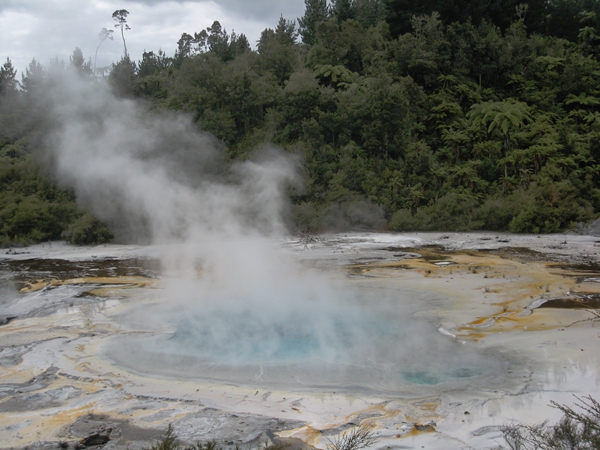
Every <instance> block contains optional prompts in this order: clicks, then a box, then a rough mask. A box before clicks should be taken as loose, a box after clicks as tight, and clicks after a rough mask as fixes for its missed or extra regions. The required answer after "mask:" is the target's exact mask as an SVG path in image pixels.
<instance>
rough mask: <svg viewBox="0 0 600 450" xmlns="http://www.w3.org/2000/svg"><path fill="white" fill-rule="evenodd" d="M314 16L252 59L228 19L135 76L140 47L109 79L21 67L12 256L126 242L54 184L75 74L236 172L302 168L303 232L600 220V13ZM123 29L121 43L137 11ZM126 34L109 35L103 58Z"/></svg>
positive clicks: (0, 156) (60, 66) (347, 11)
mask: <svg viewBox="0 0 600 450" xmlns="http://www.w3.org/2000/svg"><path fill="white" fill-rule="evenodd" d="M305 5H306V8H305V13H304V15H303V16H302V17H301V18H298V19H297V20H295V19H287V18H284V17H281V18H280V20H279V22H278V23H277V24H274V27H273V28H267V29H265V30H264V31H263V32H262V34H261V37H260V40H259V41H258V42H257V43H256V46H255V47H256V48H255V49H253V48H252V46H251V45H250V43H249V42H248V39H247V38H246V36H245V35H244V34H236V33H234V32H232V33H228V32H227V31H226V29H225V28H224V27H223V26H222V25H221V23H220V22H219V21H217V20H215V21H214V23H213V24H212V26H210V27H208V28H206V29H203V30H182V31H185V32H183V34H182V35H181V38H180V39H179V41H178V42H177V50H176V51H175V53H174V54H173V55H167V54H165V53H164V52H163V51H161V50H156V51H147V52H145V53H144V54H143V57H142V59H141V60H139V61H133V60H132V59H131V58H130V56H129V54H128V53H127V49H126V46H125V51H124V54H123V57H122V59H121V60H120V61H118V62H115V63H114V64H113V65H112V67H110V69H109V70H108V71H107V72H106V73H101V72H102V71H100V70H97V68H96V67H95V62H94V63H93V62H92V59H91V58H89V59H88V60H86V59H85V58H84V56H83V54H82V52H81V50H79V49H78V48H77V49H75V50H74V52H73V56H72V57H71V58H70V61H69V62H68V63H65V62H63V61H58V60H53V61H52V62H51V64H50V66H51V67H44V66H42V65H41V64H40V63H39V62H38V61H36V60H35V59H34V60H33V61H32V62H31V64H30V65H29V67H28V68H27V69H26V70H25V73H23V74H22V77H21V79H20V80H18V79H17V73H16V70H15V69H14V68H13V66H12V63H11V61H10V59H7V60H6V61H5V62H4V64H3V66H2V67H1V68H0V161H1V164H0V186H1V187H0V245H14V244H19V243H21V244H27V243H32V242H39V241H44V240H51V239H60V238H63V239H67V240H69V241H71V242H74V243H79V244H89V243H94V242H105V241H107V240H109V239H111V237H112V233H111V230H110V225H111V224H108V225H109V226H107V225H106V224H103V223H101V222H99V221H98V220H97V219H95V218H94V217H93V216H92V215H91V214H89V213H87V212H85V209H81V208H85V205H78V204H77V201H76V200H77V199H76V198H75V194H74V193H73V192H72V191H70V190H68V189H67V190H65V189H62V188H61V187H60V183H58V184H57V183H56V181H59V180H54V179H53V178H52V177H51V176H50V175H49V174H48V173H46V172H45V171H44V170H43V164H42V163H41V157H40V155H39V153H40V151H39V150H40V148H41V146H42V144H41V142H42V140H43V135H44V132H45V128H46V127H47V126H49V125H48V119H47V118H46V117H44V115H43V109H40V108H39V107H38V106H36V102H35V101H34V99H35V97H36V96H37V95H38V93H39V90H40V89H47V88H48V87H47V85H48V79H49V78H51V76H50V75H49V74H51V73H56V72H57V71H58V72H60V71H61V70H75V71H77V72H78V73H79V75H80V76H81V77H84V78H86V79H89V81H90V82H91V83H109V84H110V86H111V88H112V90H113V92H114V93H115V94H116V95H118V96H121V97H124V98H133V99H137V100H139V101H140V102H142V103H144V104H145V105H146V107H147V108H148V109H149V111H150V112H158V111H169V110H172V111H180V112H183V113H185V114H188V115H190V116H191V117H192V118H193V120H194V123H195V124H196V125H197V127H198V128H199V129H202V130H205V131H208V132H210V133H212V134H214V136H216V138H218V139H219V140H220V141H221V143H222V145H223V146H224V148H225V151H226V155H227V158H228V159H229V160H232V161H234V160H241V159H245V158H248V157H249V155H250V153H251V152H252V151H253V150H254V149H256V148H258V147H260V146H261V145H264V144H266V143H270V144H274V145H276V146H278V147H281V148H282V149H284V150H285V151H287V152H290V153H294V154H297V155H299V157H301V160H302V167H303V177H304V181H305V189H304V190H303V191H293V192H290V197H291V202H292V215H293V223H294V225H293V226H294V229H293V230H292V231H294V232H304V233H313V232H322V231H340V230H350V229H353V230H366V229H374V230H394V231H413V230H423V231H469V230H488V231H510V232H516V233H552V232H561V231H565V230H568V229H572V228H573V227H576V226H577V224H580V223H586V222H588V221H590V220H593V219H595V218H597V217H598V215H599V213H600V61H599V56H600V1H598V0H549V1H548V0H531V1H530V2H529V3H520V2H516V1H499V0H491V1H489V2H466V1H445V0H437V1H422V2H412V1H407V0H333V1H330V2H327V0H305ZM117 13H121V14H120V15H117V16H116V18H115V15H113V18H114V19H115V20H116V21H117V24H119V23H120V25H121V29H120V30H119V29H118V28H117V32H118V33H122V32H123V30H124V29H127V28H123V27H127V14H128V13H127V11H125V10H120V11H116V12H115V14H117ZM215 19H218V18H215ZM119 20H120V21H121V22H119ZM111 34H112V30H110V31H109V30H106V29H103V30H102V31H101V33H100V35H99V45H98V48H99V49H100V51H101V44H102V42H103V41H104V40H105V39H107V38H109V37H112V36H111ZM115 37H116V36H115ZM123 44H125V36H124V35H123Z"/></svg>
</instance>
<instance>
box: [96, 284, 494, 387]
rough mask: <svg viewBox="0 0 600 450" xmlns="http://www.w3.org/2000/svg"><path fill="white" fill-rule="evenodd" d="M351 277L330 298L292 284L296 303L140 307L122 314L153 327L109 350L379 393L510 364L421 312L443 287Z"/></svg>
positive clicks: (182, 366) (122, 357)
mask: <svg viewBox="0 0 600 450" xmlns="http://www.w3.org/2000/svg"><path fill="white" fill-rule="evenodd" d="M347 284H348V283H346V286H344V287H340V290H341V291H342V292H344V294H343V296H342V297H341V298H338V300H336V301H333V300H332V301H331V303H330V304H329V303H327V302H324V303H322V304H318V305H315V304H312V303H313V302H311V301H310V300H306V299H303V298H301V297H300V298H294V295H293V293H290V300H289V301H292V302H293V303H292V304H285V303H284V302H285V301H286V300H282V303H284V304H283V305H282V304H279V305H272V306H271V305H265V306H264V307H263V308H258V307H252V308H251V309H244V308H243V306H236V307H233V306H224V307H222V306H221V305H222V304H223V303H228V302H227V301H226V300H222V299H212V298H208V299H203V300H200V299H198V302H199V303H200V305H206V304H208V305H206V306H200V307H197V306H196V305H194V306H188V308H182V309H181V310H175V311H173V310H167V309H165V308H163V307H162V305H161V307H159V308H157V309H156V310H155V311H152V312H150V313H148V311H147V308H151V307H149V306H147V305H146V306H145V307H142V309H141V310H138V309H135V308H134V309H133V310H132V311H128V312H127V313H125V314H124V315H123V316H120V317H118V318H117V322H119V323H120V324H122V325H123V326H126V327H133V328H138V329H141V330H143V331H145V333H142V334H128V335H124V336H120V337H116V338H114V339H112V340H111V341H110V342H108V343H107V346H106V350H105V351H106V356H107V357H109V358H111V359H113V360H114V361H115V362H116V363H117V364H119V365H120V366H123V367H126V368H128V369H130V370H132V371H135V372H138V373H141V374H155V375H161V376H168V377H174V378H189V379H204V380H210V381H218V382H227V383H240V384H244V385H249V386H260V387H275V388H295V389H306V390H323V391H331V390H332V389H333V390H338V391H352V392H365V391H367V392H373V393H380V394H384V393H394V392H402V391H407V390H412V391H414V390H415V385H417V386H420V385H422V386H429V387H431V386H435V385H446V386H450V385H451V386H455V387H456V386H465V385H467V384H472V383H478V382H479V383H481V382H484V380H487V381H488V382H489V379H490V378H493V377H495V376H497V374H498V373H499V372H502V370H501V369H502V367H503V366H504V365H505V364H506V363H505V362H503V361H502V358H499V357H498V355H492V354H488V353H486V352H484V351H478V350H476V349H473V348H472V347H469V346H467V345H464V343H460V342H457V341H456V340H453V339H451V338H450V337H449V336H448V335H444V334H442V333H440V331H439V330H438V329H437V327H436V325H435V324H434V323H431V322H430V321H428V320H427V318H425V317H422V318H418V317H416V316H417V315H418V311H419V309H421V310H423V308H424V307H425V305H427V307H434V305H439V304H441V303H442V302H443V298H442V297H439V296H438V295H436V294H435V293H431V292H418V291H414V290H407V289H402V288H401V287H395V288H394V287H392V286H385V284H386V283H383V282H382V281H381V280H379V281H377V282H375V283H366V282H364V281H363V282H361V281H358V280H353V282H350V284H351V287H348V286H347ZM340 290H338V292H339V291H340ZM200 295H201V294H200ZM236 300H238V302H236V303H238V304H239V305H244V304H245V301H244V298H241V299H236ZM303 300H304V301H303ZM213 303H214V304H215V305H213ZM269 307H271V308H274V309H276V311H270V310H269ZM151 309H153V308H151ZM140 320H141V321H143V324H142V323H140Z"/></svg>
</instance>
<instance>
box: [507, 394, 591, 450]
mask: <svg viewBox="0 0 600 450" xmlns="http://www.w3.org/2000/svg"><path fill="white" fill-rule="evenodd" d="M575 398H577V400H579V402H580V403H579V404H576V406H577V407H578V408H579V409H580V410H581V411H582V412H578V411H575V410H573V409H572V408H569V407H568V406H565V405H559V404H557V403H556V402H552V406H553V407H554V408H558V409H560V410H561V411H562V412H563V413H564V416H563V418H562V419H561V420H560V421H559V422H558V424H556V425H547V423H546V422H543V423H541V424H537V425H506V426H504V427H502V434H503V435H504V439H505V440H506V442H507V444H508V446H509V447H510V448H511V449H512V450H593V449H600V403H598V402H597V401H596V400H594V399H593V398H592V397H584V398H583V399H581V398H579V397H575Z"/></svg>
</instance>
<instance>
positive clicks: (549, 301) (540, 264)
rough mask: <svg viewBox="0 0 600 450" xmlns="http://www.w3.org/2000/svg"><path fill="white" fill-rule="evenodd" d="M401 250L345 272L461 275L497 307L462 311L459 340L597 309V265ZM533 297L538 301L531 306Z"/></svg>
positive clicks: (532, 327) (521, 255) (498, 253)
mask: <svg viewBox="0 0 600 450" xmlns="http://www.w3.org/2000/svg"><path fill="white" fill-rule="evenodd" d="M393 250H394V251H398V250H399V249H397V248H394V249H393ZM402 250H403V251H405V252H407V253H408V254H409V256H408V257H406V258H402V259H399V260H394V261H389V260H388V261H375V262H371V263H368V264H354V265H352V266H350V267H349V268H348V270H349V271H351V272H353V273H357V272H360V273H369V275H370V276H374V277H402V274H399V273H398V269H404V270H406V271H410V273H411V274H414V273H415V272H416V273H418V274H420V275H421V276H422V277H423V278H426V279H432V278H437V279H440V280H441V279H444V280H448V279H452V280H456V279H460V281H459V283H462V284H464V285H465V286H469V287H470V288H471V289H473V290H480V292H481V296H482V299H483V298H487V297H489V298H490V299H491V300H492V301H491V302H490V303H491V305H494V306H496V307H497V310H496V311H495V312H492V313H491V314H486V315H482V316H479V317H475V318H472V319H469V318H468V315H467V314H468V312H466V315H465V319H467V321H466V322H465V323H463V325H461V326H460V327H459V328H458V330H456V331H457V332H458V335H460V336H461V337H463V338H469V339H472V340H479V339H481V338H483V337H485V336H486V335H488V334H493V333H498V332H507V331H512V330H525V331H536V330H549V329H555V328H560V327H564V326H565V325H568V324H569V323H572V322H570V318H567V320H565V317H564V315H563V314H562V313H560V312H556V311H553V310H557V309H580V310H586V309H598V308H600V283H599V282H597V279H598V280H600V265H597V264H566V263H557V262H555V261H552V260H551V258H549V257H548V256H547V255H544V254H543V253H540V252H537V251H534V250H529V249H527V248H502V249H498V250H477V251H475V250H473V251H445V250H444V249H443V247H440V246H429V247H425V248H421V249H419V248H406V249H402ZM419 255H420V256H421V257H418V256H419ZM397 256H402V255H397ZM390 270H392V271H393V272H389V271H390ZM410 276H411V277H413V276H414V275H410ZM596 277H597V279H596ZM453 283H454V284H456V283H457V281H454V282H453ZM535 301H539V305H537V306H535V307H534V308H531V305H532V304H533V303H534V302H535ZM530 308H531V309H530ZM539 308H543V309H544V310H545V312H542V311H540V310H539Z"/></svg>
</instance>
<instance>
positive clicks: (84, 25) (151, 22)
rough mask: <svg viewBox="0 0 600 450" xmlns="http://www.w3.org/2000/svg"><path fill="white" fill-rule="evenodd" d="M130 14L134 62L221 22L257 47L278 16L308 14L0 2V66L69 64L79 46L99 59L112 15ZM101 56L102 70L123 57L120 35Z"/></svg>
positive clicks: (105, 2)
mask: <svg viewBox="0 0 600 450" xmlns="http://www.w3.org/2000/svg"><path fill="white" fill-rule="evenodd" d="M117 9H126V10H127V11H129V17H128V22H129V25H130V26H131V30H129V31H126V32H125V40H126V42H127V49H128V51H129V54H130V55H131V57H132V59H134V60H136V61H137V60H139V59H141V57H142V53H143V51H144V50H146V51H150V50H152V51H158V49H162V50H164V51H165V52H166V53H167V54H168V55H172V54H173V53H174V51H175V48H176V46H177V41H178V40H179V38H180V37H181V34H182V33H184V32H186V33H194V32H198V31H200V30H202V29H204V28H206V27H208V26H210V25H211V24H212V23H213V22H214V21H215V20H218V21H219V22H220V23H221V25H222V26H223V28H225V29H226V30H227V31H228V32H229V33H231V31H233V30H235V32H236V33H238V34H241V33H244V34H245V35H246V36H247V37H248V40H249V41H250V43H251V44H252V45H255V43H256V41H257V40H258V38H259V37H260V33H261V32H262V30H264V29H265V28H274V27H275V26H276V25H277V21H278V20H279V17H280V16H281V15H283V16H284V17H285V18H286V19H296V18H297V17H299V16H301V15H302V14H303V12H304V1H303V0H255V1H250V0H246V1H244V0H214V1H211V0H201V1H199V0H195V1H176V0H170V1H165V0H143V1H133V2H132V1H125V2H123V1H119V0H87V1H85V2H82V1H81V0H19V1H16V0H0V29H2V33H1V34H0V61H4V60H6V58H7V57H10V59H11V60H12V62H13V64H14V66H15V67H16V68H17V69H18V70H19V71H23V70H24V69H25V68H26V67H27V65H28V64H29V62H30V61H31V60H32V58H36V59H37V60H39V61H40V62H42V64H44V65H47V64H48V63H49V61H50V60H51V59H52V58H54V57H58V58H60V59H63V60H64V61H65V62H68V61H69V56H70V55H71V54H72V53H73V50H74V49H75V47H79V48H81V50H82V51H83V54H84V56H85V57H86V58H92V59H93V57H94V52H95V50H96V46H97V45H98V33H99V32H100V30H101V29H102V28H108V29H114V28H113V27H114V21H113V20H112V13H113V11H115V10H117ZM114 35H115V36H114V37H115V39H114V41H106V42H105V43H103V44H102V47H101V48H100V51H99V52H98V66H99V67H102V66H107V65H109V64H110V63H111V62H115V61H118V60H119V59H120V57H121V55H122V54H123V43H122V40H121V36H120V31H119V30H117V29H115V33H114Z"/></svg>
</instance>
